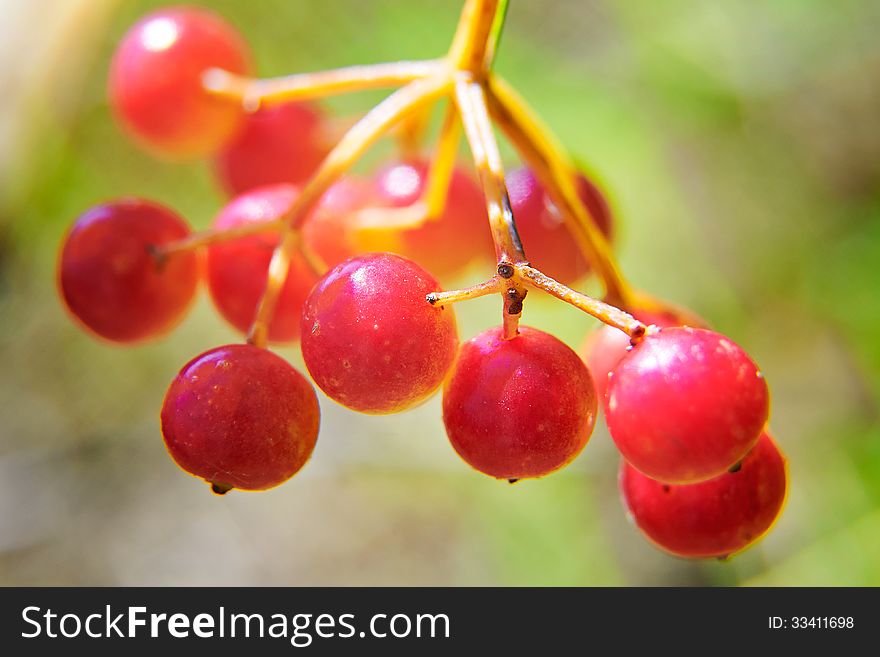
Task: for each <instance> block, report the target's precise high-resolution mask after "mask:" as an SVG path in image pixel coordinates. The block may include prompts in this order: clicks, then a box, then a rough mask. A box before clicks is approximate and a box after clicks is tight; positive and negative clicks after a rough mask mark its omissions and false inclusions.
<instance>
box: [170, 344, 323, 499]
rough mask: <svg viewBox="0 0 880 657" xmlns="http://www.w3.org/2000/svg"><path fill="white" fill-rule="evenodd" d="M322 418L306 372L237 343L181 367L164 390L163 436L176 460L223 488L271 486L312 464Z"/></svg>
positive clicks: (277, 358)
mask: <svg viewBox="0 0 880 657" xmlns="http://www.w3.org/2000/svg"><path fill="white" fill-rule="evenodd" d="M319 420H320V410H319V408H318V398H317V397H316V396H315V390H314V388H312V386H311V384H309V382H308V381H307V380H306V378H305V377H303V376H302V375H301V374H300V373H299V372H297V371H296V370H295V369H294V368H293V367H291V366H290V364H289V363H287V362H286V361H285V360H283V359H282V358H280V357H278V356H276V355H275V354H273V353H272V352H270V351H267V350H265V349H260V348H258V347H253V346H251V345H246V344H236V345H227V346H225V347H217V348H216V349H211V350H210V351H206V352H205V353H203V354H202V355H201V356H197V357H196V358H194V359H193V360H191V361H190V362H189V363H187V364H186V365H185V366H184V367H183V369H182V370H180V373H179V374H178V375H177V377H175V379H174V381H172V382H171V386H170V387H169V388H168V393H167V394H166V395H165V403H164V405H163V406H162V435H163V436H164V437H165V444H166V446H167V447H168V451H169V452H170V454H171V456H172V458H173V459H174V460H175V461H176V462H177V464H178V465H179V466H180V467H181V468H183V469H184V470H186V471H187V472H189V473H190V474H193V475H195V476H196V477H201V478H202V479H204V480H205V481H207V482H209V483H211V484H212V485H213V486H214V489H215V491H216V492H221V493H222V492H226V491H227V490H229V489H230V488H241V489H245V490H264V489H266V488H272V487H273V486H277V485H278V484H281V483H283V482H285V481H287V480H288V479H290V478H291V477H292V476H293V475H294V474H296V473H297V472H298V471H299V470H300V468H302V467H303V465H305V462H306V461H307V460H308V459H309V456H311V454H312V450H313V449H314V447H315V441H316V440H317V438H318V424H319Z"/></svg>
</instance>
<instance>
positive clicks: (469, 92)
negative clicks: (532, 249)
mask: <svg viewBox="0 0 880 657" xmlns="http://www.w3.org/2000/svg"><path fill="white" fill-rule="evenodd" d="M455 99H456V103H457V104H458V110H459V113H460V115H461V121H462V124H463V125H464V132H465V135H466V136H467V141H468V144H469V145H470V149H471V154H472V155H473V159H474V164H475V166H476V167H477V171H478V172H479V174H480V182H481V183H482V186H483V195H484V196H485V197H486V210H487V212H488V214H489V224H490V225H491V227H492V239H493V240H494V242H495V255H496V256H497V257H498V262H499V263H505V262H506V263H512V264H518V263H524V262H526V256H525V253H524V252H523V246H522V242H521V241H520V239H519V233H518V232H517V230H516V224H515V223H514V219H513V212H512V211H511V209H510V198H509V197H508V194H507V185H506V184H505V182H504V166H503V165H502V164H501V153H500V152H499V151H498V143H497V142H496V141H495V133H494V132H493V131H492V123H491V121H490V119H489V113H488V111H487V108H486V94H485V91H484V89H483V86H482V85H481V84H480V83H478V82H474V81H472V80H470V79H468V78H464V77H462V78H459V79H457V80H456V83H455Z"/></svg>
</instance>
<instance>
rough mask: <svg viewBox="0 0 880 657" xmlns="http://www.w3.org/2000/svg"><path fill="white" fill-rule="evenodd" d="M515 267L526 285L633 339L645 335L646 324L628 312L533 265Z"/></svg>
mask: <svg viewBox="0 0 880 657" xmlns="http://www.w3.org/2000/svg"><path fill="white" fill-rule="evenodd" d="M517 269H519V271H520V274H521V275H522V279H523V281H524V282H525V284H526V285H529V286H531V287H534V288H537V289H539V290H544V291H545V292H547V293H548V294H551V295H553V296H554V297H556V298H557V299H561V300H562V301H565V302H566V303H570V304H571V305H572V306H574V307H575V308H578V309H580V310H583V311H584V312H586V313H589V314H590V315H592V316H593V317H595V318H596V319H599V320H602V321H603V322H605V323H606V324H609V325H611V326H613V327H615V328H618V329H620V330H621V331H623V332H624V333H626V334H627V335H628V336H630V338H632V339H633V340H634V341H635V340H639V339H640V338H641V337H642V336H644V335H645V331H646V329H647V326H645V325H644V324H642V323H641V322H640V321H639V320H637V319H636V318H635V317H633V316H632V315H630V314H629V313H626V312H624V311H622V310H620V309H619V308H615V307H614V306H611V305H609V304H607V303H605V302H603V301H599V300H598V299H594V298H593V297H590V296H587V295H586V294H581V293H580V292H576V291H575V290H572V289H571V288H569V287H567V286H565V285H563V284H562V283H560V282H559V281H557V280H554V279H552V278H550V277H549V276H547V275H546V274H544V273H543V272H541V271H539V270H537V269H535V268H534V267H530V266H528V265H520V266H518V267H517Z"/></svg>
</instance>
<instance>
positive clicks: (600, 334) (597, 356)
mask: <svg viewBox="0 0 880 657" xmlns="http://www.w3.org/2000/svg"><path fill="white" fill-rule="evenodd" d="M633 316H634V317H635V318H636V319H638V320H639V321H641V322H643V323H645V324H648V325H652V324H653V325H654V326H659V327H660V328H668V327H670V326H692V327H694V328H706V323H705V322H704V321H702V320H701V319H700V318H699V317H697V316H696V315H693V314H692V313H688V314H687V316H684V315H682V314H681V313H679V312H677V311H674V310H669V311H661V312H647V311H642V310H640V311H636V312H635V313H634V315H633ZM629 348H630V340H629V336H628V335H627V334H626V333H624V332H623V331H621V330H620V329H616V328H614V327H613V326H609V325H607V324H603V325H602V326H600V327H599V328H597V329H596V330H595V331H592V332H590V333H589V334H588V335H587V337H586V339H585V340H584V343H583V344H582V345H581V347H580V349H579V351H578V353H579V354H580V356H581V358H583V359H584V362H585V363H586V364H587V369H589V370H590V374H591V375H592V376H593V383H594V384H595V385H596V396H597V397H598V398H599V399H604V398H605V389H606V387H607V385H608V375H609V374H610V373H611V371H612V370H613V369H614V368H615V367H617V363H619V362H620V359H621V358H623V357H624V356H625V355H626V352H627V351H628V350H629Z"/></svg>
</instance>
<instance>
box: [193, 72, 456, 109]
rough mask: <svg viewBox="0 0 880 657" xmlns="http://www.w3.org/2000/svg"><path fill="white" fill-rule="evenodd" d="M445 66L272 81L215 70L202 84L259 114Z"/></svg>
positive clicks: (401, 80)
mask: <svg viewBox="0 0 880 657" xmlns="http://www.w3.org/2000/svg"><path fill="white" fill-rule="evenodd" d="M445 67H446V63H445V61H443V60H427V61H407V62H389V63H383V64H370V65H366V66H347V67H345V68H337V69H332V70H329V71H316V72H313V73H297V74H295V75H285V76H282V77H278V78H269V79H257V78H250V77H246V76H241V75H236V74H234V73H229V72H228V71H224V70H222V69H216V68H214V69H209V70H208V71H206V72H205V74H204V77H203V80H202V83H203V85H204V87H205V89H207V90H208V91H209V92H210V93H212V94H215V95H217V96H221V97H223V98H229V99H233V100H237V101H239V102H241V103H242V105H244V107H245V108H246V109H247V110H248V111H256V110H257V109H259V108H260V107H261V106H263V105H265V104H268V103H284V102H288V101H293V100H308V99H313V98H326V97H328V96H335V95H339V94H346V93H351V92H355V91H363V90H365V89H381V88H386V87H400V86H403V85H406V84H408V83H410V82H412V81H413V80H418V79H421V78H426V77H430V76H432V75H436V74H437V73H439V72H440V71H441V70H443V69H444V68H445Z"/></svg>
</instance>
